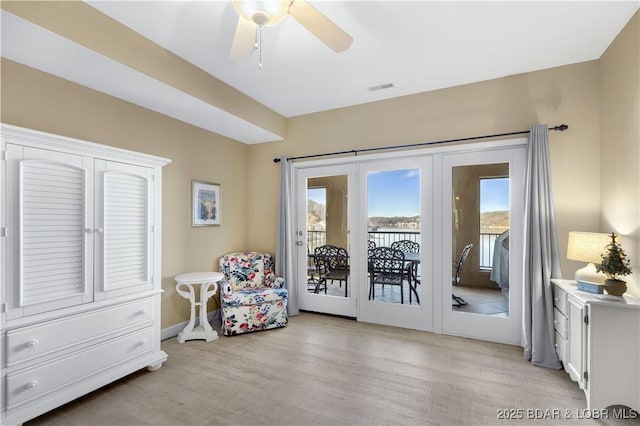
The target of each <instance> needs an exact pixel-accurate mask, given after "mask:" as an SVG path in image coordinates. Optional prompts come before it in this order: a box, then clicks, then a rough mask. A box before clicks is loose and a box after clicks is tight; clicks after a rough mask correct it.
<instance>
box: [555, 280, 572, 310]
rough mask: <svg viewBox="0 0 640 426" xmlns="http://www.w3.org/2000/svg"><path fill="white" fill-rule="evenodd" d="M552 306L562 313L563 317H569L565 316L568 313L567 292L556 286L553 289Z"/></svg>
mask: <svg viewBox="0 0 640 426" xmlns="http://www.w3.org/2000/svg"><path fill="white" fill-rule="evenodd" d="M553 306H555V308H556V309H557V310H559V311H560V312H562V314H564V316H565V317H568V316H569V315H568V314H567V313H568V312H569V307H568V305H567V292H566V291H564V290H562V289H561V288H560V287H558V286H557V285H556V286H554V287H553Z"/></svg>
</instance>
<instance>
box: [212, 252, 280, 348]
mask: <svg viewBox="0 0 640 426" xmlns="http://www.w3.org/2000/svg"><path fill="white" fill-rule="evenodd" d="M219 264H220V265H219V266H220V268H219V270H220V272H222V273H223V274H224V276H225V278H224V280H223V281H222V282H221V283H220V289H221V290H220V304H221V311H222V333H223V334H224V335H226V336H231V335H234V334H241V333H248V332H250V331H258V330H267V329H270V328H277V327H284V326H286V325H287V322H288V317H287V299H288V296H289V294H288V292H287V289H286V288H284V278H282V277H278V276H276V274H275V273H274V271H273V258H272V256H271V255H270V254H268V253H259V252H254V251H245V252H238V253H230V254H227V255H225V256H222V257H221V258H220V262H219Z"/></svg>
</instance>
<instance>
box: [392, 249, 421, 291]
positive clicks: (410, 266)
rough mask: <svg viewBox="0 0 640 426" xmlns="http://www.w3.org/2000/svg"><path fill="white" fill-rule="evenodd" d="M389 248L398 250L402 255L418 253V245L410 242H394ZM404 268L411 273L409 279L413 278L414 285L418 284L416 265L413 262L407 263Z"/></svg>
mask: <svg viewBox="0 0 640 426" xmlns="http://www.w3.org/2000/svg"><path fill="white" fill-rule="evenodd" d="M391 248H394V249H396V250H400V251H402V252H403V253H420V243H417V242H415V241H411V240H400V241H394V242H393V243H391ZM406 267H407V269H409V270H410V271H411V278H413V282H414V283H415V285H418V284H420V279H418V264H417V263H415V262H407V265H406Z"/></svg>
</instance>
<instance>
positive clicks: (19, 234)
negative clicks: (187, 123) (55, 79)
mask: <svg viewBox="0 0 640 426" xmlns="http://www.w3.org/2000/svg"><path fill="white" fill-rule="evenodd" d="M0 139H1V151H2V158H3V161H2V170H1V171H2V174H1V181H2V185H1V187H0V195H1V197H0V200H1V203H2V208H1V209H0V219H1V230H2V244H1V246H0V250H1V254H2V264H1V276H0V279H1V281H2V293H1V295H0V297H1V305H0V306H1V308H2V309H1V325H2V337H1V339H0V356H1V357H2V386H1V387H0V397H1V403H2V414H1V417H0V423H2V424H20V423H22V422H24V421H27V420H29V419H32V418H34V417H36V416H38V415H40V414H42V413H45V412H46V411H49V410H51V409H53V408H55V407H58V406H60V405H62V404H65V403H67V402H69V401H71V400H73V399H75V398H78V397H80V396H82V395H84V394H86V393H88V392H91V391H93V390H95V389H97V388H99V387H101V386H104V385H105V384H108V383H110V382H112V381H114V380H116V379H118V378H121V377H123V376H125V375H127V374H130V373H132V372H134V371H136V370H139V369H141V368H145V367H147V368H148V369H149V370H155V369H158V368H160V366H161V365H162V363H163V362H164V361H165V360H166V359H167V354H166V353H165V352H163V351H162V350H161V349H160V294H161V292H162V288H161V268H160V259H161V257H160V249H161V224H162V218H161V207H162V200H161V196H162V167H163V166H164V165H166V164H167V163H169V160H167V159H164V158H159V157H155V156H151V155H147V154H141V153H135V152H130V151H126V150H122V149H117V148H112V147H107V146H103V145H98V144H94V143H89V142H84V141H79V140H76V139H71V138H66V137H61V136H56V135H51V134H47V133H42V132H37V131H33V130H28V129H23V128H19V127H15V126H9V125H2V127H1V138H0Z"/></svg>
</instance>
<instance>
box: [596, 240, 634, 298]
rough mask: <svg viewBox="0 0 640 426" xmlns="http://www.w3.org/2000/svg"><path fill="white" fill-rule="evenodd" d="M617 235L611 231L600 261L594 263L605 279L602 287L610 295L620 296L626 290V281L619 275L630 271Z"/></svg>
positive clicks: (624, 274)
mask: <svg viewBox="0 0 640 426" xmlns="http://www.w3.org/2000/svg"><path fill="white" fill-rule="evenodd" d="M616 238H617V235H616V234H614V233H613V232H612V233H611V242H610V243H609V244H607V250H606V252H605V253H604V254H602V262H601V263H600V264H599V265H596V270H597V271H598V272H604V274H605V275H606V276H607V279H606V280H605V281H604V289H605V290H606V291H607V293H608V294H610V295H612V296H622V295H623V294H624V292H625V291H627V283H626V282H625V281H623V280H621V279H620V278H619V277H624V276H626V275H629V274H630V273H631V268H630V267H629V265H630V263H631V262H630V260H629V259H628V258H627V255H626V253H625V252H624V250H623V249H622V247H621V246H620V244H619V243H618V242H617V241H616Z"/></svg>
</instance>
